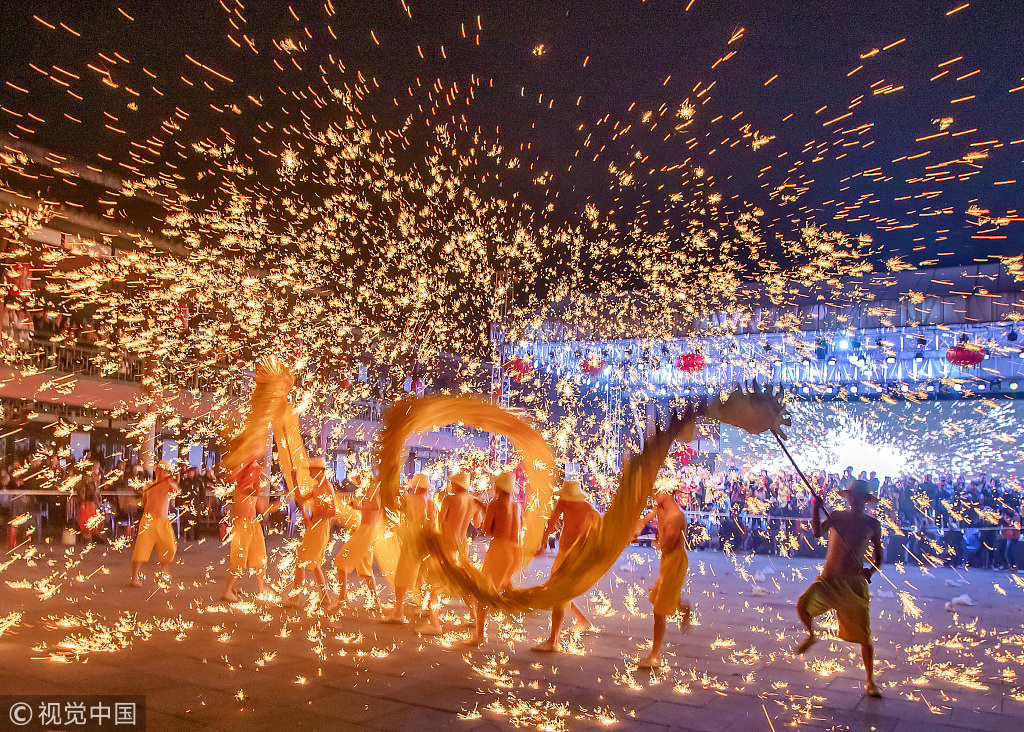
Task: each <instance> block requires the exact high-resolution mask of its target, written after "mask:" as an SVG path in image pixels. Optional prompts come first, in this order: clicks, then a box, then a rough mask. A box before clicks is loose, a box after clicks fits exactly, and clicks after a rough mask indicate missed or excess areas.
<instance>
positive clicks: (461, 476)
mask: <svg viewBox="0 0 1024 732" xmlns="http://www.w3.org/2000/svg"><path fill="white" fill-rule="evenodd" d="M448 482H449V483H451V484H452V485H454V486H457V487H459V488H461V489H462V490H464V491H468V490H469V474H468V473H455V474H454V475H452V477H450V478H449V479H448Z"/></svg>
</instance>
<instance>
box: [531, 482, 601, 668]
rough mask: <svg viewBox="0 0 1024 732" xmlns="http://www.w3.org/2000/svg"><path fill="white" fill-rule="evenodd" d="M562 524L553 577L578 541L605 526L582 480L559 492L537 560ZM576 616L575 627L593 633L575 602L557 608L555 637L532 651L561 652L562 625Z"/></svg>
mask: <svg viewBox="0 0 1024 732" xmlns="http://www.w3.org/2000/svg"><path fill="white" fill-rule="evenodd" d="M559 519H561V521H562V531H561V533H560V534H559V536H558V554H557V555H555V561H554V562H552V563H551V573H552V574H554V572H555V570H556V569H558V567H559V566H560V565H561V564H562V562H564V561H565V557H566V555H567V554H568V553H569V551H570V550H571V549H572V547H573V545H575V544H576V542H577V540H579V539H580V538H582V537H584V536H586V535H587V534H588V533H590V532H591V531H593V530H594V529H595V528H597V526H598V525H599V524H600V522H601V514H599V513H598V512H597V511H596V510H595V509H594V507H593V506H591V505H590V499H589V498H588V497H587V494H586V493H584V492H583V488H582V487H581V486H580V482H579V481H578V480H566V481H563V483H562V489H561V490H560V491H559V492H558V502H557V503H555V510H554V511H553V512H552V513H551V517H550V518H549V519H548V523H547V526H546V527H545V528H544V535H543V536H542V537H541V542H540V547H539V548H538V549H537V556H540V555H541V554H542V553H543V552H544V548H545V547H546V546H547V542H548V537H549V536H550V535H551V533H552V532H553V531H554V530H555V528H556V526H557V525H558V521H559ZM567 607H568V609H569V610H570V611H571V612H572V616H573V620H574V621H575V622H574V624H573V627H575V628H579V629H580V630H590V629H591V628H592V627H593V626H592V625H591V623H590V621H589V620H587V616H586V615H584V614H583V611H582V610H580V609H579V607H577V605H576V603H575V602H574V601H570V602H569V603H568V605H565V604H562V605H556V606H555V607H553V608H552V609H551V635H550V636H548V639H547V640H546V641H544V642H543V643H538V644H537V645H535V646H534V647H533V648H531V649H530V650H531V651H536V652H537V653H552V652H556V651H560V650H561V648H560V647H559V640H560V639H561V631H562V621H563V620H564V619H565V611H566V608H567Z"/></svg>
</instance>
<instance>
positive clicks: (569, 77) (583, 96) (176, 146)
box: [0, 0, 1024, 265]
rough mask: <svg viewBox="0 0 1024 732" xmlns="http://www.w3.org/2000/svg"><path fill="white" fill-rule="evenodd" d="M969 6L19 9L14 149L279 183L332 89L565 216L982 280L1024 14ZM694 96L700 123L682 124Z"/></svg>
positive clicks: (329, 110)
mask: <svg viewBox="0 0 1024 732" xmlns="http://www.w3.org/2000/svg"><path fill="white" fill-rule="evenodd" d="M961 5H963V3H958V2H955V1H952V0H951V1H950V2H901V3H893V2H890V1H878V2H858V3H846V2H811V3H805V2H748V1H747V0H742V1H741V2H732V3H718V2H711V1H710V0H694V2H689V1H688V0H687V1H686V2H671V1H669V0H648V1H647V2H639V1H637V0H616V1H610V2H608V1H594V2H586V3H578V2H576V3H569V2H559V1H554V0H545V1H544V2H539V1H538V2H508V1H506V2H416V1H415V0H407V2H406V4H405V5H403V2H402V0H394V1H391V0H388V1H386V2H379V3H343V2H340V1H339V2H337V3H336V4H335V5H332V4H331V3H329V2H328V3H326V4H325V3H314V2H293V3H292V4H291V6H289V5H288V4H287V3H284V2H274V3H270V2H255V1H252V2H249V3H247V4H246V7H245V9H241V6H240V5H238V4H237V3H236V2H235V0H223V2H222V3H218V2H214V1H212V0H211V1H205V0H196V2H189V3H154V2H127V0H122V1H121V2H52V1H51V2H35V3H30V2H16V1H13V0H12V1H9V2H7V3H4V4H3V7H2V8H0V27H3V28H4V34H3V43H2V45H0V79H2V81H4V82H7V83H5V84H0V106H2V107H3V111H2V112H0V131H6V132H9V133H11V134H13V135H15V136H17V137H19V138H21V139H23V140H26V141H29V142H32V143H34V144H37V145H41V146H43V147H46V148H48V149H50V150H52V151H54V152H56V153H58V154H61V155H72V156H74V157H76V158H78V159H79V160H80V161H81V162H83V163H86V164H89V165H91V166H94V167H96V168H98V169H101V170H104V171H108V172H111V173H114V174H117V175H121V176H125V177H128V178H135V179H142V178H146V177H156V176H159V175H161V174H162V175H163V176H165V180H169V179H171V178H172V177H173V179H174V180H175V181H176V183H175V185H176V186H177V189H176V190H178V191H188V190H190V189H192V188H196V189H201V188H202V187H203V185H204V181H206V180H208V179H209V178H208V175H204V176H203V179H202V180H200V179H199V175H198V174H199V172H200V171H203V169H204V168H203V166H204V165H207V164H208V163H207V162H206V161H202V160H198V159H197V158H196V156H195V155H194V150H193V148H192V145H193V143H198V142H202V141H207V142H209V143H211V144H224V142H225V141H229V142H230V143H231V144H232V146H233V147H234V148H235V149H236V150H238V151H239V152H241V153H242V154H243V155H248V156H249V159H250V160H251V161H252V162H253V165H255V166H257V167H258V166H260V165H265V164H267V159H268V153H269V154H273V155H279V154H280V152H281V150H282V147H283V145H284V144H285V142H289V141H294V142H300V141H301V135H290V140H289V139H287V138H288V137H289V135H285V136H282V135H281V134H280V132H281V130H282V128H286V127H287V126H288V125H289V124H291V125H294V126H295V127H294V129H296V130H302V129H309V128H313V129H316V128H318V127H322V126H324V125H327V124H328V123H330V122H331V121H332V120H333V121H339V122H340V120H335V119H334V118H335V117H337V115H338V109H337V107H336V106H332V105H331V104H325V105H318V104H317V103H316V101H315V100H316V98H317V96H318V95H320V96H322V97H325V98H326V96H327V95H326V94H325V91H324V90H325V84H324V79H327V80H328V82H329V83H330V84H331V85H332V86H334V87H336V88H337V87H341V86H344V85H345V84H348V85H349V88H357V87H360V85H361V84H362V82H363V81H364V80H365V82H366V83H365V85H363V88H364V89H370V90H371V92H372V93H369V94H367V95H365V98H360V99H358V101H357V104H358V105H359V108H360V110H361V111H362V113H363V115H364V118H366V119H367V120H369V124H371V125H375V126H377V127H378V128H379V129H380V130H381V131H382V132H383V130H385V129H394V128H397V127H398V126H399V125H400V124H401V123H402V121H403V120H404V119H406V118H412V119H413V120H414V121H413V127H414V128H415V127H417V126H419V127H422V128H424V129H426V128H427V126H428V125H433V124H438V123H444V122H447V123H448V124H449V125H451V126H452V127H453V128H459V134H460V135H463V137H464V138H466V139H469V138H470V137H471V136H472V135H473V134H474V133H476V134H478V135H479V137H480V138H482V139H484V140H486V141H488V142H491V143H498V144H500V145H502V146H503V148H504V150H505V151H506V153H509V154H511V153H514V154H515V155H516V156H518V158H519V159H520V160H521V165H520V166H519V168H517V169H516V170H514V171H511V172H506V173H505V174H504V175H503V176H501V177H500V178H499V179H498V180H492V181H491V184H492V185H494V186H496V188H495V190H499V189H500V191H501V193H502V195H505V196H513V195H515V196H517V197H519V199H520V200H522V201H527V202H529V203H530V204H531V205H533V206H534V207H535V208H536V209H538V210H540V209H541V208H542V207H543V206H544V205H545V204H547V203H551V204H553V207H552V209H551V210H550V211H546V212H544V218H545V219H546V220H551V221H553V222H555V223H565V222H569V223H571V222H574V221H578V220H579V218H580V214H581V212H582V210H583V208H584V206H585V205H586V204H587V203H593V204H594V205H595V206H596V208H597V210H598V211H600V212H602V214H603V213H605V212H607V213H608V214H610V217H609V219H608V220H610V221H613V222H616V223H617V224H618V225H619V227H620V230H623V231H624V230H625V229H626V228H628V227H629V226H630V225H631V224H632V223H634V222H635V223H637V224H638V225H639V226H640V227H641V228H642V229H643V230H644V231H647V232H653V231H665V232H666V234H667V235H668V236H669V237H672V236H675V235H677V234H678V233H679V232H681V231H683V230H684V228H685V227H686V226H687V223H688V222H691V221H693V220H694V219H695V217H696V218H697V219H699V220H702V221H707V222H710V221H717V220H723V219H728V218H730V217H731V216H733V215H735V214H736V213H738V212H739V211H742V210H745V209H747V208H749V207H758V208H761V209H763V210H764V211H765V216H764V218H763V219H762V222H763V229H764V231H765V233H766V236H765V239H766V241H770V240H771V239H772V237H774V236H776V235H779V236H785V237H792V236H794V232H795V231H797V230H798V229H799V227H800V226H802V225H803V224H804V223H806V222H809V221H814V222H817V223H819V224H822V225H825V226H828V227H830V228H833V229H839V230H842V231H845V232H846V233H848V234H850V235H857V234H861V233H867V234H870V235H871V236H872V237H873V239H874V246H873V251H874V252H875V255H876V257H877V259H878V260H879V262H882V261H884V260H887V259H889V258H891V257H893V256H899V257H901V258H902V260H903V261H904V262H906V263H909V264H912V265H920V264H940V265H945V264H959V263H970V262H972V261H975V260H976V259H981V260H985V259H986V258H987V257H988V256H989V255H997V254H1010V255H1012V254H1019V253H1020V251H1021V243H1020V233H1019V232H1020V230H1021V224H1020V215H1019V213H1018V211H1017V208H1018V207H1019V205H1020V201H1021V199H1022V195H1021V191H1022V186H1024V174H1022V173H1024V171H1022V159H1024V126H1022V120H1024V114H1022V113H1024V88H1021V89H1019V90H1017V91H1011V90H1015V89H1017V88H1018V87H1022V85H1024V80H1022V77H1024V34H1022V33H1021V32H1020V28H1019V25H1018V22H1019V18H1020V14H1021V10H1022V7H1021V5H1020V3H1019V2H1005V1H1000V0H990V1H988V2H972V3H970V5H969V6H967V7H965V8H963V9H961V10H956V8H958V7H959V6H961ZM406 8H407V9H406ZM954 10H956V12H952V14H950V12H951V11H954ZM33 16H38V19H36V18H34V17H33ZM129 18H131V19H129ZM61 23H64V24H65V25H66V26H67V28H64V27H62V26H61V25H60V24H61ZM49 26H53V27H52V28H51V27H49ZM247 39H248V40H247ZM284 39H291V40H292V41H293V42H294V43H295V44H296V46H295V47H294V48H290V49H284V46H283V41H284ZM904 39H905V40H904ZM250 41H251V42H252V46H254V47H255V49H256V50H257V51H258V53H254V51H253V50H252V48H251V47H250V45H249V42H250ZM274 41H277V42H278V44H279V45H278V46H277V47H275V44H274ZM541 44H543V48H541ZM875 49H877V52H873V51H874V50H875ZM729 54H734V55H732V56H729ZM189 57H191V59H190V58H189ZM723 58H724V60H720V59H723ZM275 60H276V61H277V63H278V64H280V65H281V69H278V68H277V67H276V66H275ZM338 62H340V63H341V64H342V65H343V66H344V72H342V71H341V70H340V68H341V67H340V66H339V64H338ZM716 62H717V63H716ZM33 65H34V66H35V67H36V68H33ZM203 66H205V67H206V68H203ZM57 67H59V68H57ZM321 69H325V70H326V71H325V72H324V73H321ZM43 72H46V73H43ZM360 75H361V76H362V79H360ZM75 77H79V78H75ZM182 77H184V79H183V78H182ZM224 77H228V78H229V79H230V80H231V81H228V80H226V79H225V78H224ZM435 84H436V85H437V86H436V87H435V88H433V89H432V88H431V87H432V85H435ZM698 84H700V87H698V86H697V85H698ZM712 84H713V86H711V85H712ZM453 85H454V86H453ZM709 86H711V91H710V92H707V91H706V90H707V88H708V87H709ZM378 87H379V88H378ZM456 87H457V91H455V88H456ZM22 90H24V91H22ZM438 90H440V91H438ZM702 90H704V91H702ZM357 96H360V97H361V96H363V94H361V93H360V94H358V95H357ZM79 97H80V98H79ZM302 97H305V98H302ZM467 100H468V102H469V103H467ZM684 100H690V102H691V104H693V105H694V109H695V114H694V117H693V120H692V122H691V124H690V125H689V126H688V127H686V128H684V129H681V130H678V129H673V128H674V127H675V126H676V125H678V124H680V123H681V122H682V121H683V118H681V117H679V116H678V115H677V110H678V109H679V108H680V106H681V105H682V104H683V103H684ZM707 100H710V101H707ZM705 102H706V103H705ZM232 105H234V106H232ZM176 108H177V110H179V112H182V113H184V115H186V116H183V115H182V114H178V116H177V117H176V116H175V110H176ZM647 112H651V113H652V114H651V116H650V117H649V118H648V119H647V120H646V121H645V120H644V115H645V113H647ZM847 113H849V114H848V116H846V115H847ZM943 118H952V119H951V120H949V121H947V122H945V123H940V120H942V119H943ZM40 120H42V121H40ZM168 120H175V121H176V124H177V126H178V129H176V130H173V131H171V130H170V129H169V128H168V127H166V122H167V121H168ZM833 120H835V121H833ZM161 123H164V124H165V126H164V127H161ZM266 123H270V125H272V126H273V128H272V129H273V132H271V131H270V130H268V129H267V128H266V127H261V125H265V124H266ZM652 125H654V129H651V128H652ZM627 126H628V128H629V129H628V131H627V132H626V133H625V134H623V133H622V130H624V129H626V128H627ZM29 130H31V132H29ZM755 133H756V134H755ZM289 134H290V133H289ZM744 135H746V136H744ZM932 136H934V137H932ZM254 137H255V138H257V139H258V142H257V141H256V140H254V139H253V138H254ZM666 137H667V139H666ZM758 137H761V138H763V139H764V140H765V142H764V144H763V146H759V149H756V150H755V149H754V148H753V146H752V145H751V142H752V141H753V140H756V139H758ZM920 138H930V139H920ZM1014 143H1017V144H1014ZM300 147H301V144H300ZM261 150H262V151H263V155H262V156H261V153H260V151H261ZM425 154H426V149H425V148H421V147H420V146H419V142H418V140H417V139H416V138H415V136H414V134H409V135H408V136H407V140H406V142H405V144H403V145H401V146H396V148H395V155H396V156H397V157H399V158H400V159H401V158H404V159H406V160H407V161H408V164H409V165H410V166H417V165H419V164H420V163H419V161H420V159H421V158H422V157H423V156H424V155H425ZM965 156H966V157H965ZM595 158H596V159H595ZM695 167H700V168H702V169H703V171H704V175H703V177H701V178H700V179H699V180H698V179H697V178H696V177H695V176H694V175H692V174H688V175H685V176H684V175H682V174H683V173H685V171H687V170H690V171H692V170H693V169H694V168H695ZM623 171H628V173H629V174H630V175H631V178H630V180H629V182H628V184H627V185H620V184H619V183H620V182H621V181H619V182H617V181H616V177H617V175H618V174H619V173H620V172H623ZM538 178H539V179H540V181H541V182H539V183H538V182H536V180H537V179H538ZM8 183H9V184H10V185H12V186H14V185H17V186H18V187H19V188H20V189H21V190H27V189H29V188H31V186H32V183H31V182H26V181H20V182H19V183H17V184H15V183H14V182H12V181H9V182H8ZM58 183H59V182H58ZM47 185H48V184H44V183H42V182H41V183H40V184H39V186H40V188H41V189H45V191H46V192H48V195H50V196H53V195H57V194H55V193H54V190H53V188H52V187H49V188H48V187H47ZM709 190H714V191H717V192H718V194H720V195H721V197H722V200H721V202H720V203H718V205H717V207H708V206H707V203H706V200H705V198H706V195H707V192H708V191H709ZM157 192H158V193H161V194H163V193H167V191H166V190H165V189H163V188H162V187H161V188H159V189H158V190H157ZM671 194H676V198H675V200H673V199H671V198H670V195H671ZM61 195H64V194H63V193H62V194H61ZM68 195H71V196H73V194H68ZM313 195H315V194H313ZM680 199H682V200H680ZM786 199H789V200H786ZM83 203H84V204H85V205H86V206H87V207H88V206H89V202H88V201H87V200H86V201H83ZM972 206H976V207H977V208H978V209H980V210H981V211H982V212H984V211H987V212H989V213H988V214H985V213H980V214H979V213H978V212H974V213H971V214H969V213H968V209H970V208H971V207H972ZM709 208H710V209H712V210H709ZM117 215H118V216H122V217H131V216H137V215H138V213H137V212H135V213H131V212H129V211H128V209H124V210H123V211H121V212H120V213H118V214H117ZM979 216H980V217H981V218H980V221H979ZM998 217H1004V219H1005V220H1004V221H1001V222H997V223H996V224H993V223H991V222H987V221H986V220H985V219H986V218H998ZM140 225H141V224H140ZM149 228H151V229H156V228H158V226H155V225H151V226H150V227H149ZM979 237H981V238H979Z"/></svg>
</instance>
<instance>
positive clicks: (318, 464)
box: [309, 457, 327, 470]
mask: <svg viewBox="0 0 1024 732" xmlns="http://www.w3.org/2000/svg"><path fill="white" fill-rule="evenodd" d="M318 468H319V469H320V470H327V461H326V460H324V459H323V458H322V457H315V458H310V459H309V469H310V470H316V469H318Z"/></svg>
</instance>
